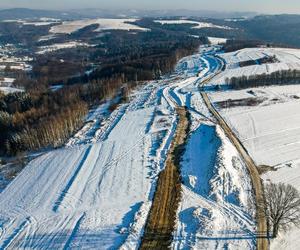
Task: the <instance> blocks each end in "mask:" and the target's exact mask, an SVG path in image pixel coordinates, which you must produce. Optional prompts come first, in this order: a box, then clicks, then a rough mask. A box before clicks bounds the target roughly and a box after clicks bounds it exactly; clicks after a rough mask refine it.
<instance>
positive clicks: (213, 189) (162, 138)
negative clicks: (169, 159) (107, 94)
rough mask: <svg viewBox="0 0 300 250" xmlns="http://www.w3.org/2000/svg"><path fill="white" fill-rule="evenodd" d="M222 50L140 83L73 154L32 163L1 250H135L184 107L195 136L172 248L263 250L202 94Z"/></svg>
mask: <svg viewBox="0 0 300 250" xmlns="http://www.w3.org/2000/svg"><path fill="white" fill-rule="evenodd" d="M217 49H218V48H215V47H212V48H207V47H203V48H201V49H200V52H199V53H198V54H196V55H193V56H190V57H187V58H184V59H183V60H181V61H180V62H179V63H178V66H177V68H176V71H175V73H174V75H173V76H171V77H170V78H164V79H162V80H160V81H154V82H148V83H146V84H145V85H143V86H140V87H139V88H137V89H136V90H135V91H134V92H133V93H132V94H131V98H130V101H129V102H128V103H125V104H122V105H120V106H119V107H118V108H117V109H116V110H115V111H114V112H113V113H112V114H111V115H109V116H108V117H107V116H106V115H104V113H105V106H100V107H99V108H98V109H96V110H94V111H93V113H92V114H91V116H90V117H91V119H92V120H95V121H94V122H93V123H91V125H88V126H84V127H83V128H82V130H81V131H79V132H78V133H77V134H76V136H75V137H74V138H73V139H71V140H70V141H69V143H68V146H67V147H65V148H63V149H59V150H54V151H52V152H49V153H46V154H44V155H42V156H40V157H38V158H37V159H35V160H34V161H32V162H31V163H29V165H28V166H27V167H25V169H24V170H23V171H22V172H21V173H20V175H19V176H18V177H17V178H16V179H15V180H14V181H13V182H12V183H11V184H10V185H9V186H8V187H7V188H6V189H5V190H4V191H3V192H2V193H1V194H0V200H1V204H0V226H1V236H0V248H1V249H5V248H12V249H16V248H17V249H26V248H38V249H57V248H64V249H67V248H82V247H83V246H84V247H86V248H89V249H109V248H110V249H116V248H119V247H121V249H136V248H137V246H138V245H139V242H140V240H141V236H142V233H143V228H144V226H145V222H146V218H147V216H148V213H149V210H150V207H151V202H152V198H153V194H154V193H153V192H154V190H155V186H156V181H157V176H158V173H159V172H160V171H161V170H162V169H163V168H164V163H165V159H166V154H167V151H168V148H169V146H170V143H171V141H172V138H173V136H174V132H175V128H176V122H177V117H176V113H175V112H174V108H175V107H176V106H177V105H179V106H187V108H188V110H189V111H190V113H191V119H192V120H191V121H192V133H191V137H190V140H189V143H188V145H187V151H186V154H185V156H184V161H183V163H182V166H183V169H182V172H183V180H184V186H183V194H182V196H183V197H182V201H181V206H180V209H179V211H178V218H177V220H178V222H177V228H176V230H175V232H174V242H173V247H174V248H176V249H185V248H186V247H187V246H190V245H192V246H193V247H195V248H198V247H206V246H213V247H215V248H216V249H224V248H225V247H229V248H231V249H240V247H247V248H249V249H253V248H255V229H256V223H255V219H254V218H255V217H254V216H255V209H254V207H253V206H252V205H251V204H252V203H251V200H252V198H251V197H252V192H251V186H250V182H249V180H250V179H249V176H248V172H247V171H246V170H245V166H244V164H243V162H242V161H241V159H240V157H239V155H238V153H237V151H236V150H235V148H234V147H233V145H232V144H231V143H230V141H229V140H228V139H227V138H226V136H225V135H224V133H223V132H222V130H221V129H220V128H219V127H218V126H216V125H215V124H214V121H213V118H212V117H211V115H210V113H209V111H208V109H207V108H206V105H205V104H204V102H203V100H202V97H201V95H200V92H199V91H198V87H199V84H200V83H201V81H202V80H203V79H206V78H207V77H209V76H210V75H211V74H213V73H214V72H216V71H217V70H219V69H220V67H221V65H220V64H219V61H218V60H217V59H216V58H214V56H213V53H214V51H215V50H217ZM201 156H203V157H204V156H205V161H203V162H202V163H201V164H199V165H198V162H199V157H201ZM194 163H195V164H194ZM203 173H205V174H203ZM225 177H226V178H225ZM221 180H223V181H221ZM202 219H203V220H205V221H206V223H205V224H202V223H200V221H201V222H202ZM187 220H188V221H187ZM190 220H191V221H190ZM200 225H202V226H201V227H199V226H200ZM241 236H243V237H241ZM244 236H245V237H244ZM216 237H217V238H225V239H226V238H231V240H229V239H228V240H218V239H217V238H216ZM203 239H206V240H205V241H203Z"/></svg>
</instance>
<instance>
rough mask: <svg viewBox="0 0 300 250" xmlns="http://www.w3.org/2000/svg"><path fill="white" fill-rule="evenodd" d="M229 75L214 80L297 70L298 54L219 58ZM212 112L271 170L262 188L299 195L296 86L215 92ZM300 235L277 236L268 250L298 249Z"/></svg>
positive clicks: (253, 52) (249, 52) (299, 89)
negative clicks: (269, 60)
mask: <svg viewBox="0 0 300 250" xmlns="http://www.w3.org/2000/svg"><path fill="white" fill-rule="evenodd" d="M266 55H276V58H277V59H278V60H279V61H280V62H279V63H273V64H269V65H268V64H266V65H255V66H248V67H243V68H239V67H238V63H239V62H241V61H247V60H257V59H259V58H262V57H264V56H266ZM221 56H222V57H223V58H224V59H225V61H226V62H227V66H228V67H227V69H226V70H225V71H224V72H222V73H221V74H219V75H218V76H217V77H216V78H213V79H212V81H211V82H212V83H216V82H217V83H219V84H221V83H222V82H223V79H224V78H225V77H232V76H241V75H252V74H262V73H270V72H273V71H276V70H281V69H298V70H299V69H300V50H296V49H286V48H283V49H281V48H259V49H257V48H256V49H244V50H241V51H238V52H233V53H227V54H223V55H221ZM209 96H210V98H211V100H212V102H213V103H214V105H215V107H216V108H217V109H218V110H219V112H220V114H221V115H222V117H223V118H224V119H225V120H226V121H227V123H228V124H229V125H230V126H231V128H232V129H233V130H234V131H235V133H236V134H237V135H238V137H239V138H240V140H241V141H242V143H243V145H244V146H245V147H246V149H247V151H248V152H249V153H250V155H251V156H252V157H253V159H254V160H255V162H256V163H257V165H267V166H271V167H273V170H274V171H269V172H267V173H265V174H264V175H263V178H264V180H265V182H268V181H272V182H275V183H278V182H283V183H287V184H291V185H293V186H294V187H295V188H297V189H298V190H299V191H300V185H299V183H300V147H299V145H300V116H299V109H300V102H299V100H300V86H299V85H286V86H276V82H274V86H268V87H258V88H249V89H243V90H228V91H213V92H210V94H209ZM299 234H300V229H299V228H297V227H293V228H292V230H291V231H287V232H281V233H280V235H279V237H278V238H277V239H275V240H272V241H271V249H298V247H299V244H300V241H299Z"/></svg>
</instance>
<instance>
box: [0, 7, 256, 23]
mask: <svg viewBox="0 0 300 250" xmlns="http://www.w3.org/2000/svg"><path fill="white" fill-rule="evenodd" d="M256 14H257V13H254V12H218V11H208V10H199V11H198V10H184V9H182V10H132V9H129V10H105V9H76V10H68V11H52V10H35V9H26V8H14V9H4V10H0V20H6V19H36V18H41V17H48V18H60V19H76V18H97V17H105V18H116V17H169V16H195V17H204V18H218V19H222V18H238V17H253V16H255V15H256Z"/></svg>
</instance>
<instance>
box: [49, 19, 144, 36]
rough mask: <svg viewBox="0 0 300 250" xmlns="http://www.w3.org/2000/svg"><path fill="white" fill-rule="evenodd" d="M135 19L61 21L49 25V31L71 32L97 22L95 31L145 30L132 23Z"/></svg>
mask: <svg viewBox="0 0 300 250" xmlns="http://www.w3.org/2000/svg"><path fill="white" fill-rule="evenodd" d="M136 21H137V19H105V18H99V19H84V20H76V21H67V22H63V23H62V24H60V25H56V26H53V27H51V29H50V32H51V33H64V34H71V33H73V32H75V31H78V30H80V29H83V28H84V27H87V26H89V25H92V24H98V25H99V27H98V28H96V29H95V31H96V32H100V31H103V30H141V31H147V29H145V28H142V27H139V26H138V25H135V24H132V23H133V22H136Z"/></svg>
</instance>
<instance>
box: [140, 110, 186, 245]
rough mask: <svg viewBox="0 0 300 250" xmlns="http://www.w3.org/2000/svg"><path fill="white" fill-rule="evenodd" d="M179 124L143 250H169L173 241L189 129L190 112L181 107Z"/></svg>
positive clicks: (143, 240)
mask: <svg viewBox="0 0 300 250" xmlns="http://www.w3.org/2000/svg"><path fill="white" fill-rule="evenodd" d="M176 111H177V114H178V124H177V129H176V134H175V137H174V139H173V142H172V144H171V147H170V150H169V153H168V157H167V160H166V166H165V169H164V170H163V171H162V172H161V173H160V174H159V178H158V182H157V187H156V191H155V195H154V200H153V204H152V207H151V210H150V215H149V217H148V220H147V223H146V227H145V233H144V236H143V239H142V242H141V246H140V249H167V248H168V247H169V246H170V245H171V242H172V233H173V231H174V226H175V220H176V212H177V208H178V205H179V202H180V198H181V178H180V167H179V164H180V158H181V155H182V153H183V151H184V145H185V143H186V139H187V132H188V128H189V120H188V112H187V110H186V109H185V108H182V107H180V108H177V109H176Z"/></svg>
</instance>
